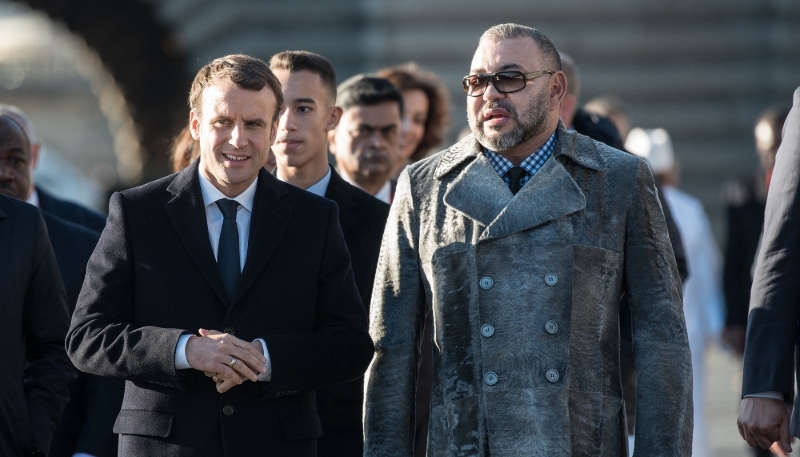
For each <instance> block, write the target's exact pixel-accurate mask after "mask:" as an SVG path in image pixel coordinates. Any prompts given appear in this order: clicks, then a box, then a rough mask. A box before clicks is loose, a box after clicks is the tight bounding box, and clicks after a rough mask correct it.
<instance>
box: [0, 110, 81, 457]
mask: <svg viewBox="0 0 800 457" xmlns="http://www.w3.org/2000/svg"><path fill="white" fill-rule="evenodd" d="M26 141H27V138H26V137H25V135H24V134H23V133H22V128H21V127H20V126H19V125H18V124H17V123H16V122H15V121H13V120H12V119H10V118H9V117H7V116H1V115H0V189H2V190H3V191H7V189H8V188H9V186H10V179H9V178H8V177H9V176H10V175H11V174H13V173H15V169H16V167H17V166H18V165H19V164H20V162H21V161H22V160H24V157H25V152H24V151H25V150H26V148H27V147H29V145H28V144H26ZM3 193H5V192H0V259H2V260H1V261H0V309H1V310H2V316H3V318H2V319H0V347H2V348H3V351H2V353H0V354H1V355H0V364H2V366H3V367H4V369H3V370H2V371H0V455H3V456H30V455H47V452H48V450H49V449H50V441H51V439H52V434H53V429H55V427H56V424H57V423H58V419H59V416H60V415H61V411H62V410H63V408H64V405H66V404H67V398H68V393H67V384H68V383H69V381H70V380H71V379H74V377H75V375H74V372H73V369H72V366H71V365H70V363H69V359H68V358H67V356H66V354H65V351H64V343H63V341H64V336H65V335H66V332H67V327H68V325H69V314H68V311H67V297H66V293H65V291H64V284H63V282H62V281H61V277H60V275H59V272H58V265H57V264H56V259H55V257H54V255H53V249H52V247H51V246H50V241H49V240H48V239H47V228H46V227H45V225H44V221H43V220H42V217H41V215H40V214H39V211H38V210H37V209H36V208H35V207H33V206H31V205H28V204H26V203H23V202H21V201H19V200H17V199H13V198H10V197H7V196H6V195H2V194H3Z"/></svg>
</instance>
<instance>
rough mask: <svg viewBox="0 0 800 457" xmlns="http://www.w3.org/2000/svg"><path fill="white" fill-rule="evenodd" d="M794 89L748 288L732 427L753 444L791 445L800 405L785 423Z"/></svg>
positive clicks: (795, 258)
mask: <svg viewBox="0 0 800 457" xmlns="http://www.w3.org/2000/svg"><path fill="white" fill-rule="evenodd" d="M798 226H800V88H798V89H797V90H796V91H795V93H794V106H793V107H792V110H791V111H790V112H789V116H788V117H787V118H786V122H785V123H784V126H783V142H782V143H781V146H780V148H779V149H778V154H777V156H776V158H775V170H774V172H773V175H772V182H771V184H770V188H769V195H768V196H767V209H766V215H765V218H764V235H763V237H762V241H761V249H760V251H759V253H758V260H757V264H756V272H755V277H754V280H753V288H752V293H751V295H750V316H749V318H748V322H747V337H746V339H745V350H744V372H743V384H742V396H743V397H744V398H743V400H742V403H741V406H740V409H739V420H738V424H739V432H740V433H741V434H742V437H744V439H745V440H746V441H747V444H749V445H750V446H752V447H755V446H760V447H761V448H763V449H767V448H770V447H773V449H775V447H777V448H779V449H780V450H781V451H783V452H786V453H788V452H791V441H792V435H794V436H796V437H800V422H798V420H800V408H794V411H793V413H792V421H791V426H790V421H789V413H788V408H787V402H790V401H791V400H792V398H793V396H794V386H795V382H796V380H797V379H798V378H800V376H798V375H800V372H798V370H797V368H796V367H797V366H798V362H800V360H798V357H797V354H798V351H797V341H798V337H800V332H798V318H800V236H798V232H797V230H798V229H797V228H798Z"/></svg>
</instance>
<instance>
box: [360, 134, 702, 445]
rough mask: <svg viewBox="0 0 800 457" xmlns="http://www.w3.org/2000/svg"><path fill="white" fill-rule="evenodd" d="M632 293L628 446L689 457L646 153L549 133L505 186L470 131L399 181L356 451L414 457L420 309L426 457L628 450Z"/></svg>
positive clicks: (660, 224)
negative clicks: (628, 316)
mask: <svg viewBox="0 0 800 457" xmlns="http://www.w3.org/2000/svg"><path fill="white" fill-rule="evenodd" d="M624 293H627V294H628V295H629V298H630V302H631V313H632V320H633V324H632V325H633V345H634V350H635V353H636V366H637V371H638V376H639V404H638V406H637V408H638V409H637V414H638V422H637V430H636V453H637V455H642V456H644V455H646V456H688V455H690V453H691V438H692V393H691V389H692V378H691V376H692V375H691V360H690V353H689V346H688V341H687V337H686V328H685V324H684V319H683V313H682V307H681V284H680V279H679V277H678V272H677V268H676V266H675V259H674V255H673V252H672V248H671V247H670V242H669V237H668V235H667V229H666V225H665V223H664V216H663V213H662V211H661V207H660V205H659V203H658V199H657V195H656V190H655V187H654V185H653V178H652V175H651V173H650V170H649V168H648V166H647V164H646V163H645V162H644V161H643V160H641V159H639V158H637V157H635V156H632V155H629V154H626V153H624V152H621V151H618V150H616V149H613V148H610V147H608V146H605V145H603V144H601V143H597V142H595V141H593V140H591V139H589V138H588V137H585V136H582V135H579V134H576V133H574V132H568V131H567V130H565V129H564V127H563V124H559V128H558V130H557V144H556V149H555V151H554V153H553V156H552V157H551V158H550V159H548V160H547V162H546V163H545V164H544V166H543V167H542V168H541V169H540V170H539V171H538V172H537V173H536V174H535V175H534V176H533V177H532V178H531V180H530V181H529V182H528V183H527V184H526V185H525V186H524V187H523V188H522V189H521V190H520V191H519V193H518V194H516V195H513V194H511V192H510V191H509V190H508V187H507V186H506V185H505V183H504V182H503V181H502V179H501V178H500V177H499V176H498V174H497V172H496V171H495V170H494V169H493V168H492V166H491V164H490V163H489V161H488V160H487V159H486V157H485V156H484V155H483V154H481V153H480V149H479V145H478V143H477V142H476V141H475V139H474V137H473V136H472V135H470V136H468V137H466V138H465V139H463V140H462V141H460V142H459V143H457V144H455V145H454V146H452V147H450V148H449V149H447V150H445V151H443V152H441V153H439V154H437V155H435V156H433V157H431V158H430V159H428V160H425V161H423V162H420V163H418V164H415V165H412V166H410V167H409V168H408V169H407V171H406V172H404V173H403V175H402V176H401V178H400V182H399V185H398V188H397V195H396V198H395V201H394V204H393V206H392V210H391V213H390V216H389V221H388V223H387V228H386V232H385V234H384V239H383V246H382V250H381V258H380V261H379V266H378V273H377V276H376V283H375V288H374V293H373V297H372V304H371V313H370V333H371V335H372V338H373V341H374V342H375V351H376V354H375V358H374V360H373V363H372V365H371V367H370V369H369V370H368V372H367V381H366V389H367V390H366V399H365V417H364V427H365V455H368V456H401V455H411V454H412V447H413V444H412V443H413V441H414V434H413V433H414V411H413V409H414V406H413V405H414V390H415V375H416V363H417V360H418V357H419V351H418V349H417V348H418V342H419V336H420V332H419V328H420V325H419V324H420V319H421V317H422V316H423V314H422V313H423V312H424V311H425V310H426V309H428V308H432V311H433V313H434V381H433V384H434V385H433V392H432V401H431V420H430V424H429V438H428V455H432V456H486V455H493V456H503V457H506V456H517V455H519V456H541V457H558V456H604V457H606V456H608V457H610V456H615V457H617V456H627V432H626V426H625V413H624V406H623V400H622V394H621V388H620V374H619V323H618V312H619V301H620V296H621V295H622V294H624Z"/></svg>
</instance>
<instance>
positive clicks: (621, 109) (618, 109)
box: [583, 95, 631, 143]
mask: <svg viewBox="0 0 800 457" xmlns="http://www.w3.org/2000/svg"><path fill="white" fill-rule="evenodd" d="M583 109H585V110H586V111H587V112H589V113H594V114H597V115H598V116H604V117H607V118H608V119H609V120H610V121H611V122H613V123H614V127H616V128H617V132H618V133H619V136H620V138H621V139H622V141H623V143H624V142H625V139H626V138H628V132H630V131H631V123H630V121H629V120H628V108H627V107H626V106H625V102H623V101H622V99H621V98H619V97H617V96H616V95H601V96H599V97H595V98H593V99H591V100H589V101H588V102H586V104H585V105H583Z"/></svg>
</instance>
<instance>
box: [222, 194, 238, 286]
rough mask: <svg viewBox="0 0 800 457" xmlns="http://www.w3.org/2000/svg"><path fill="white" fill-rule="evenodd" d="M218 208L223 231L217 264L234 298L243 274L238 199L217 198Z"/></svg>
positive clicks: (224, 282)
mask: <svg viewBox="0 0 800 457" xmlns="http://www.w3.org/2000/svg"><path fill="white" fill-rule="evenodd" d="M217 208H219V210H220V211H221V212H222V217H224V219H222V231H221V232H220V234H219V244H218V245H217V246H218V247H217V265H219V272H220V274H221V275H222V284H223V285H225V292H226V293H227V294H228V299H229V300H233V295H234V293H235V292H236V285H237V283H238V282H239V276H241V274H242V270H241V268H240V262H239V227H238V226H237V225H236V210H237V209H238V208H239V203H238V202H237V201H236V200H230V199H227V198H221V199H219V200H217Z"/></svg>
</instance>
